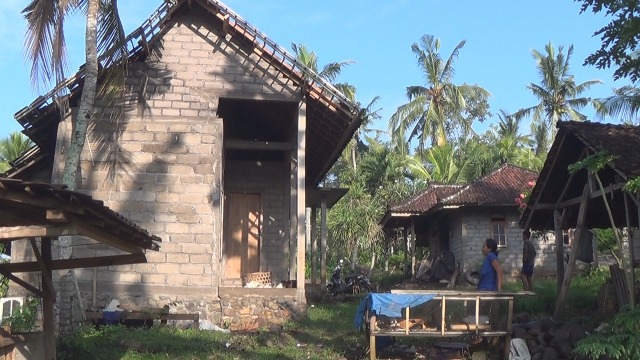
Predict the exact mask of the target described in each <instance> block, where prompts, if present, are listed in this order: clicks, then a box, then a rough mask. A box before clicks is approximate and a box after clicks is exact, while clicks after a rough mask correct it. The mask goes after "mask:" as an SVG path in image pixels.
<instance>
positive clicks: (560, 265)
mask: <svg viewBox="0 0 640 360" xmlns="http://www.w3.org/2000/svg"><path fill="white" fill-rule="evenodd" d="M565 211H566V210H565V209H563V210H562V213H560V211H559V210H557V209H556V210H555V211H554V212H553V223H554V224H553V225H554V229H555V237H556V280H557V288H556V292H557V293H560V288H562V279H563V278H564V242H563V241H562V221H563V218H564V214H565Z"/></svg>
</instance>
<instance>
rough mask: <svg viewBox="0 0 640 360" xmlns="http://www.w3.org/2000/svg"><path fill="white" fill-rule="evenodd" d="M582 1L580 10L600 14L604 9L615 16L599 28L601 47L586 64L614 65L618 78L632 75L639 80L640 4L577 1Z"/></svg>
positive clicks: (622, 0)
mask: <svg viewBox="0 0 640 360" xmlns="http://www.w3.org/2000/svg"><path fill="white" fill-rule="evenodd" d="M575 1H577V2H581V3H582V8H581V10H580V12H581V13H582V12H585V11H588V10H591V11H592V12H593V13H595V14H597V13H600V12H604V13H605V15H606V16H608V17H609V18H610V19H612V20H611V21H610V22H609V23H608V24H607V25H605V26H604V27H602V28H601V29H599V30H598V31H596V32H595V33H594V34H593V36H600V40H602V46H601V47H600V49H598V50H597V51H596V52H594V53H593V54H591V55H589V56H588V57H587V59H586V60H585V61H584V64H585V65H595V66H596V67H597V68H598V69H607V68H609V67H611V66H612V65H615V66H616V67H617V69H616V70H615V71H614V73H613V78H614V79H615V80H618V79H621V78H626V77H629V78H630V79H631V81H633V82H636V81H638V80H639V79H640V51H639V50H638V49H637V46H638V42H640V18H639V17H638V15H639V14H640V7H639V5H638V1H637V0H575Z"/></svg>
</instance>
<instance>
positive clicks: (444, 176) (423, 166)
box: [406, 144, 473, 184]
mask: <svg viewBox="0 0 640 360" xmlns="http://www.w3.org/2000/svg"><path fill="white" fill-rule="evenodd" d="M421 154H424V155H421ZM423 157H424V158H423ZM406 166H407V168H408V169H409V171H411V173H412V174H413V175H414V176H415V177H416V178H417V179H422V180H426V181H435V182H439V183H445V184H460V183H465V182H467V181H469V180H471V177H470V174H471V171H472V169H473V167H472V164H471V158H465V159H462V160H460V159H459V156H457V154H456V149H455V148H454V147H453V145H452V144H444V145H442V146H436V147H432V148H431V149H429V150H428V151H427V152H424V153H417V154H415V155H414V156H407V158H406Z"/></svg>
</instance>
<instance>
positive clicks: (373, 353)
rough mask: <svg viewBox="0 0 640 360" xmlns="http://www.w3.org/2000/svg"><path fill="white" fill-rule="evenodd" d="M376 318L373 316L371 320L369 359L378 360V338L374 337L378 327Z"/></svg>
mask: <svg viewBox="0 0 640 360" xmlns="http://www.w3.org/2000/svg"><path fill="white" fill-rule="evenodd" d="M376 320H377V319H376V316H375V315H373V316H372V317H371V319H370V320H369V359H371V360H376V357H377V355H376V336H375V335H374V331H375V327H376Z"/></svg>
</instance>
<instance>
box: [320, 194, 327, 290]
mask: <svg viewBox="0 0 640 360" xmlns="http://www.w3.org/2000/svg"><path fill="white" fill-rule="evenodd" d="M327 235H328V234H327V200H326V199H322V200H321V202H320V285H321V286H325V285H327Z"/></svg>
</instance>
